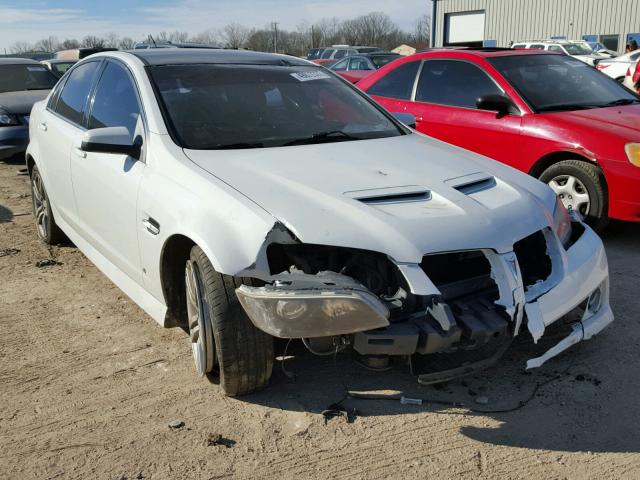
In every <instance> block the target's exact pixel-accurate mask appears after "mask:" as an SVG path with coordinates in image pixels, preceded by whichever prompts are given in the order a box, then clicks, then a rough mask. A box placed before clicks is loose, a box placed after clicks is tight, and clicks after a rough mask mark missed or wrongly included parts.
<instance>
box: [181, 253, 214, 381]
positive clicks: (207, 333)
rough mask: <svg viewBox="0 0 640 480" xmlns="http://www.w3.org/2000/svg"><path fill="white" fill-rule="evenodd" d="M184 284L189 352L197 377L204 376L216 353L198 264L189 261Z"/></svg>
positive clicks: (212, 363) (212, 365) (212, 364)
mask: <svg viewBox="0 0 640 480" xmlns="http://www.w3.org/2000/svg"><path fill="white" fill-rule="evenodd" d="M185 283H186V294H187V315H188V318H189V337H190V338H191V352H192V354H193V361H194V362H195V366H196V371H197V372H198V375H200V376H204V375H206V374H207V373H209V372H211V370H213V367H214V365H215V355H216V352H215V344H214V340H213V332H212V326H211V321H210V318H209V308H208V305H207V301H206V297H205V295H204V289H203V285H202V277H201V275H200V270H199V269H198V264H197V263H195V262H193V261H191V260H188V261H187V265H186V268H185Z"/></svg>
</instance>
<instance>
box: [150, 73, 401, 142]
mask: <svg viewBox="0 0 640 480" xmlns="http://www.w3.org/2000/svg"><path fill="white" fill-rule="evenodd" d="M149 72H150V76H151V78H152V79H153V82H154V83H155V85H156V87H157V91H158V93H159V97H160V101H161V103H162V104H163V105H162V106H163V108H164V111H165V113H166V116H167V117H168V120H169V123H170V127H173V133H174V140H175V141H176V142H177V143H179V144H180V145H181V146H183V147H185V148H190V149H198V150H215V149H224V148H260V147H279V146H286V145H301V144H305V143H307V144H311V143H325V142H338V141H345V140H364V139H371V138H382V137H392V136H397V135H402V134H404V133H405V131H404V130H402V129H401V128H400V127H399V126H398V125H397V124H396V123H394V122H393V121H392V120H391V119H390V118H389V117H387V115H385V114H384V113H383V112H382V111H381V110H379V109H378V108H376V106H375V105H374V104H373V103H371V102H370V101H369V100H368V99H367V98H366V97H365V96H364V95H362V94H359V93H358V92H357V91H355V90H354V89H353V88H352V87H350V86H348V85H346V84H345V83H344V82H343V81H341V80H339V79H338V78H336V77H334V76H333V74H330V73H327V72H326V71H325V70H324V69H322V68H321V67H306V66H301V67H286V66H265V65H202V64H200V65H168V66H156V67H150V68H149Z"/></svg>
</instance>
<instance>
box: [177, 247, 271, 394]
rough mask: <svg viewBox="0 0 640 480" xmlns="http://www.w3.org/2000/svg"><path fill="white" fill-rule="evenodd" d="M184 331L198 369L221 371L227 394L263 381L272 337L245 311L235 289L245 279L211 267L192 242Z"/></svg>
mask: <svg viewBox="0 0 640 480" xmlns="http://www.w3.org/2000/svg"><path fill="white" fill-rule="evenodd" d="M185 281H186V282H185V283H186V297H187V313H188V315H189V334H190V338H191V346H192V353H193V359H194V362H195V366H196V371H197V372H198V374H199V375H201V376H204V375H206V374H211V373H214V372H215V370H216V365H217V366H218V368H219V371H220V385H221V386H222V388H223V390H224V393H225V394H226V395H230V396H236V395H244V394H247V393H251V392H253V391H255V390H258V389H260V388H262V387H264V386H265V385H266V384H267V383H268V382H269V378H270V377H271V370H272V367H273V356H274V354H273V338H272V337H271V336H270V335H268V334H266V333H264V332H263V331H261V330H258V329H257V328H256V327H255V326H254V325H253V323H251V320H249V318H248V317H247V315H246V314H245V312H244V310H243V309H242V307H241V306H240V303H239V302H238V299H237V297H236V293H235V289H236V288H237V287H239V286H240V285H241V284H243V283H247V284H250V283H251V280H250V279H241V278H237V277H230V276H228V275H222V274H220V273H218V272H216V271H215V269H214V268H213V266H212V265H211V262H209V259H208V258H207V256H206V255H205V254H204V252H203V251H202V249H200V247H198V246H194V247H193V248H192V249H191V255H190V257H189V260H188V261H187V264H186V267H185Z"/></svg>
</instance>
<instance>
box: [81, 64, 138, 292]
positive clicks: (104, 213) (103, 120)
mask: <svg viewBox="0 0 640 480" xmlns="http://www.w3.org/2000/svg"><path fill="white" fill-rule="evenodd" d="M144 125H145V123H144V116H143V114H142V107H141V101H140V96H139V94H138V90H137V87H136V84H135V82H134V79H133V76H132V75H131V73H130V72H129V71H128V69H127V67H126V66H125V65H124V64H121V63H120V62H118V61H114V60H108V61H107V62H105V67H104V69H103V71H102V74H101V76H100V79H99V81H98V84H97V86H96V88H95V92H94V94H93V97H92V99H91V108H90V111H89V115H88V123H87V127H88V129H89V130H92V129H95V128H104V127H126V128H127V130H128V131H129V132H130V134H131V138H132V140H133V139H134V138H135V139H136V141H141V142H142V145H143V149H142V150H143V151H142V155H141V157H140V160H135V159H133V158H131V157H129V156H127V155H125V154H112V153H98V152H85V151H83V150H82V149H81V144H82V136H83V135H82V134H81V133H79V134H78V135H76V136H75V138H74V142H73V148H72V154H71V178H72V181H73V194H74V196H75V201H76V205H77V211H78V219H79V220H78V221H79V223H80V226H79V229H80V231H81V233H82V235H83V236H84V237H85V238H86V239H87V240H88V241H89V242H90V243H91V245H92V246H93V247H94V248H96V249H97V250H98V251H99V252H100V253H101V254H102V255H103V256H104V257H106V258H107V259H108V260H109V261H110V262H111V263H113V264H114V265H115V266H116V267H118V268H119V269H120V270H121V271H122V272H124V273H125V274H127V275H128V276H129V277H130V278H131V279H132V280H134V281H136V282H138V283H139V284H142V272H141V262H140V252H139V249H138V231H139V230H140V228H141V227H140V226H141V225H142V223H141V222H142V220H143V219H139V218H138V213H137V197H138V187H139V184H140V181H141V178H142V175H143V174H144V171H145V163H144V162H145V151H144V150H145V149H144V144H145V128H144Z"/></svg>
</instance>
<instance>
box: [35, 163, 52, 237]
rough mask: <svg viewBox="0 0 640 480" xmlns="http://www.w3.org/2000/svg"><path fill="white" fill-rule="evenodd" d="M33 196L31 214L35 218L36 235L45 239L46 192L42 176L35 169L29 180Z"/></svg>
mask: <svg viewBox="0 0 640 480" xmlns="http://www.w3.org/2000/svg"><path fill="white" fill-rule="evenodd" d="M31 186H32V197H33V215H34V216H35V218H36V226H37V228H38V235H39V236H40V238H42V239H46V238H47V237H48V235H49V205H48V203H47V192H46V191H45V189H44V184H43V183H42V177H41V176H40V172H38V171H37V170H36V171H35V172H34V173H33V178H32V180H31Z"/></svg>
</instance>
